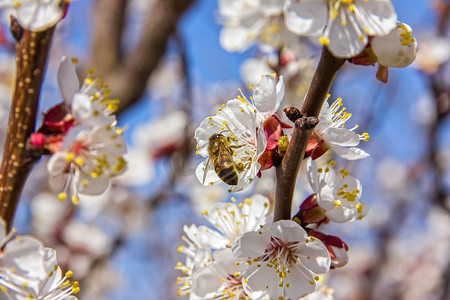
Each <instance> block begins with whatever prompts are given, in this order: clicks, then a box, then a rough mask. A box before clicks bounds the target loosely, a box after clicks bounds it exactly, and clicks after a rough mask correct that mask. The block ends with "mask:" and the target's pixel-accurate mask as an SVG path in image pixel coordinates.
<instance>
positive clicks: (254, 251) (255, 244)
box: [231, 230, 270, 258]
mask: <svg viewBox="0 0 450 300" xmlns="http://www.w3.org/2000/svg"><path fill="white" fill-rule="evenodd" d="M261 232H262V234H261ZM268 247H270V239H269V238H268V237H267V236H265V235H264V232H263V231H262V230H259V231H250V232H247V233H244V234H243V235H242V236H240V237H239V238H238V239H237V240H236V241H235V242H234V244H233V246H232V248H231V250H232V251H233V255H235V256H236V257H239V258H248V257H259V256H261V255H262V254H264V251H265V250H266V249H267V248H268Z"/></svg>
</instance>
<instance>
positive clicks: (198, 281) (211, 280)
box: [192, 263, 225, 298]
mask: <svg viewBox="0 0 450 300" xmlns="http://www.w3.org/2000/svg"><path fill="white" fill-rule="evenodd" d="M223 275H224V274H222V273H221V272H220V271H218V270H217V266H216V265H215V264H214V263H213V264H208V265H207V266H205V267H204V268H202V269H200V270H199V271H198V272H196V273H195V274H194V275H193V276H192V292H193V293H194V294H195V295H197V296H199V297H202V298H203V297H206V296H207V295H208V294H210V293H214V292H217V291H218V290H219V288H220V287H221V286H222V285H223V282H222V279H225V278H222V277H223Z"/></svg>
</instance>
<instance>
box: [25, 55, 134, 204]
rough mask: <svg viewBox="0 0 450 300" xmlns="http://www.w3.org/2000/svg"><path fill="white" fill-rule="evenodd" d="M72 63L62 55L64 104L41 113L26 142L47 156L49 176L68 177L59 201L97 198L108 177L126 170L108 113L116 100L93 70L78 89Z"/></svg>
mask: <svg viewBox="0 0 450 300" xmlns="http://www.w3.org/2000/svg"><path fill="white" fill-rule="evenodd" d="M77 62H78V60H77V59H68V58H66V57H63V59H62V60H61V64H60V66H59V69H58V84H59V88H60V90H61V94H62V98H63V100H64V102H63V103H61V104H58V105H56V106H55V107H53V108H51V109H50V110H49V111H48V112H47V113H45V114H44V120H43V125H42V126H41V128H40V129H39V130H38V132H37V133H35V134H34V135H33V136H32V137H31V139H30V146H31V147H33V148H37V149H44V150H43V151H46V152H47V153H49V154H52V156H51V157H50V160H49V162H48V165H47V167H48V168H47V169H48V172H49V174H50V176H52V177H56V176H60V175H63V174H68V178H67V181H66V184H65V187H64V190H63V192H61V193H60V194H59V196H58V197H59V199H61V200H64V199H66V198H68V197H69V198H70V199H71V200H72V202H74V203H78V201H79V195H80V194H86V195H98V194H101V193H103V192H104V191H105V190H106V189H107V188H108V186H109V182H110V178H111V177H114V176H117V175H119V174H121V173H123V172H124V171H125V168H126V162H125V160H124V158H123V155H124V154H125V152H126V144H125V140H124V138H123V137H122V133H123V130H122V129H121V128H119V127H117V126H116V124H117V121H116V117H115V115H114V114H113V113H114V112H115V111H116V109H117V104H118V100H117V99H111V98H110V97H109V95H110V91H109V90H108V86H107V85H105V84H103V83H102V78H101V77H94V70H89V74H88V76H87V77H86V78H85V79H84V80H83V83H82V85H81V86H79V82H78V77H77V74H76V71H75V65H76V64H77Z"/></svg>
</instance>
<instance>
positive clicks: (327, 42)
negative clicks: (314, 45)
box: [319, 36, 330, 46]
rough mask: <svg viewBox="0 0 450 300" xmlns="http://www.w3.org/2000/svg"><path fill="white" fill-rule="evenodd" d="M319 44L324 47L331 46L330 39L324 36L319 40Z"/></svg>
mask: <svg viewBox="0 0 450 300" xmlns="http://www.w3.org/2000/svg"><path fill="white" fill-rule="evenodd" d="M319 43H320V44H322V45H324V46H328V45H329V44H330V39H329V38H326V37H324V36H322V37H320V38H319Z"/></svg>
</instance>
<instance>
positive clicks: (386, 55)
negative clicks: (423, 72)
mask: <svg viewBox="0 0 450 300" xmlns="http://www.w3.org/2000/svg"><path fill="white" fill-rule="evenodd" d="M405 35H406V36H407V37H408V39H405V38H404V36H405ZM371 45H372V50H373V52H374V53H375V55H376V56H377V58H378V62H379V63H380V64H382V65H383V66H388V67H394V68H404V67H407V66H409V65H410V64H411V63H412V62H413V61H414V60H415V58H416V54H417V41H416V39H415V38H414V37H413V36H412V29H411V27H409V26H408V25H407V24H404V23H400V22H398V25H397V27H396V28H395V29H394V30H392V31H391V33H389V34H388V35H385V36H376V37H374V38H373V40H372V42H371Z"/></svg>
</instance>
